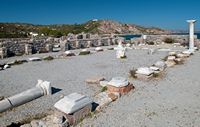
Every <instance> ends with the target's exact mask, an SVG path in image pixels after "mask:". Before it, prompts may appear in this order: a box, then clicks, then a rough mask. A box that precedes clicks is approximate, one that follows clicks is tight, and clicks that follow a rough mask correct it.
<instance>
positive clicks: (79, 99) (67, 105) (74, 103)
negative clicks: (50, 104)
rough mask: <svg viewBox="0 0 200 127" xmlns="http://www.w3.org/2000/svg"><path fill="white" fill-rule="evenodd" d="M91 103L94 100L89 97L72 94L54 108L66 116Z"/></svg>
mask: <svg viewBox="0 0 200 127" xmlns="http://www.w3.org/2000/svg"><path fill="white" fill-rule="evenodd" d="M91 103H92V100H91V99H90V98H89V97H87V96H85V95H82V94H78V93H72V94H70V95H68V96H65V97H64V98H62V99H61V100H59V101H58V102H56V103H55V105H54V107H55V108H56V109H58V110H60V111H62V112H64V113H66V114H71V113H74V112H76V111H79V110H80V109H81V108H83V107H85V106H86V105H89V104H91Z"/></svg>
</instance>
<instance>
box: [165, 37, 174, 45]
mask: <svg viewBox="0 0 200 127" xmlns="http://www.w3.org/2000/svg"><path fill="white" fill-rule="evenodd" d="M163 41H164V42H165V43H167V44H173V43H174V42H175V40H174V39H173V38H168V37H167V38H165V39H164V40H163Z"/></svg>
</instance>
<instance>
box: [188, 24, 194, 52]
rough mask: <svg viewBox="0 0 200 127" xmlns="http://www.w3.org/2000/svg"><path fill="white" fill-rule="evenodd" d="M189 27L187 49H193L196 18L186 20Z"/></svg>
mask: <svg viewBox="0 0 200 127" xmlns="http://www.w3.org/2000/svg"><path fill="white" fill-rule="evenodd" d="M187 22H188V23H189V29H190V31H189V32H190V39H189V50H194V23H195V22H196V20H187Z"/></svg>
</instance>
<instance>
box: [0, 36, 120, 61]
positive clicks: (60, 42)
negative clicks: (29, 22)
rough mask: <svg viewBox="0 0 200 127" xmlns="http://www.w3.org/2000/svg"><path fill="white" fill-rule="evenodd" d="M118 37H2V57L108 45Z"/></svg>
mask: <svg viewBox="0 0 200 127" xmlns="http://www.w3.org/2000/svg"><path fill="white" fill-rule="evenodd" d="M118 39H120V38H112V37H104V38H96V39H74V40H67V39H66V38H63V37H61V38H35V39H30V38H25V39H24V38H23V39H22V38H17V39H0V57H1V58H5V57H6V56H8V57H10V56H15V55H17V56H19V55H23V54H26V55H29V54H32V53H45V52H52V51H60V50H61V51H66V50H70V49H77V48H88V47H96V46H108V45H113V44H116V43H117V40H118ZM54 49H55V50H54ZM4 50H5V51H4Z"/></svg>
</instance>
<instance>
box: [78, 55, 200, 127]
mask: <svg viewBox="0 0 200 127" xmlns="http://www.w3.org/2000/svg"><path fill="white" fill-rule="evenodd" d="M199 58H200V53H199V52H196V53H195V55H194V56H192V57H190V58H189V59H188V60H187V61H186V63H185V64H184V65H179V66H175V67H173V68H170V69H168V70H167V72H166V73H167V74H166V77H165V78H164V79H162V80H159V81H150V82H142V81H133V82H134V84H135V86H136V89H135V90H134V91H132V92H130V93H129V94H128V95H125V96H123V97H122V98H120V99H118V100H117V101H116V102H113V103H112V104H111V105H109V106H108V107H107V108H106V109H105V110H104V111H103V112H101V113H99V114H97V115H96V117H94V118H92V119H86V120H84V121H83V122H82V123H81V124H82V125H83V126H84V127H87V126H94V127H118V126H120V127H199V125H200V101H199V100H200V78H199V75H200V69H199V63H200V59H199Z"/></svg>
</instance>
